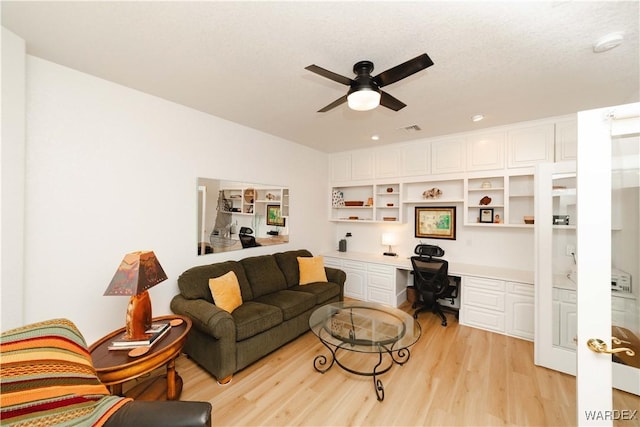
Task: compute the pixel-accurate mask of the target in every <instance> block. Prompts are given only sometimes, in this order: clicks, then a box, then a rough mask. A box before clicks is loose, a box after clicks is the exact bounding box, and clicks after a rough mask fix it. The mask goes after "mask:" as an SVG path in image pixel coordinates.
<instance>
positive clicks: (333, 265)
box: [324, 258, 342, 268]
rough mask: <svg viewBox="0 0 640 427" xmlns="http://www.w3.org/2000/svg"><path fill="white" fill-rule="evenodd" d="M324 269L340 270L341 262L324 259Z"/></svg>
mask: <svg viewBox="0 0 640 427" xmlns="http://www.w3.org/2000/svg"><path fill="white" fill-rule="evenodd" d="M324 265H325V267H331V268H342V261H340V260H339V259H336V258H324Z"/></svg>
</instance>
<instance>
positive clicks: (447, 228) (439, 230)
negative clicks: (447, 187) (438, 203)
mask: <svg viewBox="0 0 640 427" xmlns="http://www.w3.org/2000/svg"><path fill="white" fill-rule="evenodd" d="M415 237H424V238H429V239H449V240H456V207H455V206H443V207H417V206H416V215H415Z"/></svg>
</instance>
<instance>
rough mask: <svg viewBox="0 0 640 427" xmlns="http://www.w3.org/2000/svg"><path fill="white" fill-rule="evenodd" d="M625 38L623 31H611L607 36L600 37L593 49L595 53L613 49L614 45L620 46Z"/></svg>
mask: <svg viewBox="0 0 640 427" xmlns="http://www.w3.org/2000/svg"><path fill="white" fill-rule="evenodd" d="M623 40H624V36H623V35H622V33H619V32H618V33H611V34H607V35H606V36H604V37H602V38H600V39H599V40H598V41H596V42H595V44H594V45H593V51H594V52H595V53H601V52H606V51H608V50H611V49H613V48H614V47H618V46H620V45H621V44H622V41H623Z"/></svg>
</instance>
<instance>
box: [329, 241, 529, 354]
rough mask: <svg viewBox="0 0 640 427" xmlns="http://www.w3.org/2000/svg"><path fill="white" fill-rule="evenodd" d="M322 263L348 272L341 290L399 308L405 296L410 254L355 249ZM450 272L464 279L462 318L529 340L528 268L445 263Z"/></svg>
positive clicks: (470, 323)
mask: <svg viewBox="0 0 640 427" xmlns="http://www.w3.org/2000/svg"><path fill="white" fill-rule="evenodd" d="M324 260H325V261H324V262H325V265H326V266H328V267H334V268H340V269H342V270H344V272H345V273H346V274H347V282H346V286H345V295H346V296H348V297H351V298H355V299H358V300H361V301H375V302H378V303H382V304H387V305H390V306H393V307H399V306H400V305H401V304H402V303H404V302H405V301H406V299H407V293H406V289H407V286H409V285H411V284H412V283H413V282H412V277H413V276H411V274H410V272H411V271H412V267H411V262H410V260H409V258H408V257H385V256H382V255H375V254H367V253H358V252H348V253H344V252H331V253H329V254H326V255H324ZM449 275H451V276H456V277H460V278H462V281H461V282H462V283H461V285H460V286H461V288H460V295H459V298H458V300H457V302H458V303H459V307H460V323H461V324H463V325H466V326H471V327H474V328H480V329H485V330H488V331H492V332H497V333H500V334H505V335H509V336H514V337H518V338H523V339H526V340H531V341H532V340H533V332H534V330H533V329H534V290H533V289H534V288H533V285H531V284H530V283H531V282H532V281H533V275H532V274H531V273H530V272H526V271H519V270H511V269H501V268H494V267H488V266H480V265H469V264H458V263H449Z"/></svg>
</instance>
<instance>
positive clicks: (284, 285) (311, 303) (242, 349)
mask: <svg viewBox="0 0 640 427" xmlns="http://www.w3.org/2000/svg"><path fill="white" fill-rule="evenodd" d="M310 256H312V255H311V253H310V252H309V251H307V250H296V251H288V252H279V253H275V254H272V255H262V256H255V257H249V258H245V259H242V260H240V261H225V262H219V263H215V264H210V265H202V266H197V267H193V268H190V269H189V270H187V271H185V272H184V273H182V274H181V275H180V277H179V278H178V287H179V289H180V293H179V294H178V295H176V296H175V297H174V298H173V299H172V301H171V309H172V310H173V312H174V313H176V314H180V315H183V316H188V317H189V318H190V319H191V320H192V321H193V327H192V328H191V331H190V332H189V335H188V336H187V341H186V343H185V346H184V352H185V353H187V354H188V355H189V357H190V358H191V359H193V360H194V361H195V362H196V363H198V364H199V365H200V366H202V367H203V368H204V369H206V370H207V371H208V372H209V373H211V374H212V375H213V376H214V377H216V379H217V380H218V382H220V383H226V382H228V381H229V380H230V379H231V377H232V375H233V374H234V373H236V372H238V371H239V370H241V369H243V368H245V367H247V366H248V365H250V364H251V363H253V362H255V361H257V360H258V359H260V358H262V357H264V356H265V355H267V354H269V353H271V352H272V351H274V350H276V349H277V348H279V347H281V346H282V345H284V344H286V343H287V342H289V341H291V340H293V339H295V338H296V337H298V336H300V335H302V334H303V333H305V332H306V331H308V330H309V317H310V316H311V313H313V311H314V310H315V309H316V308H317V307H319V306H321V305H324V304H327V303H330V302H336V301H342V300H343V296H344V282H345V279H346V274H345V273H344V271H342V270H338V269H335V268H329V267H325V273H326V275H327V280H328V281H327V282H315V283H310V284H307V285H304V286H300V285H299V282H300V273H299V267H298V257H310ZM229 271H233V272H234V273H235V274H236V276H237V278H238V282H239V285H240V293H241V294H242V305H241V306H240V307H238V308H236V309H235V310H233V311H232V312H231V313H228V312H226V311H224V310H222V309H221V308H219V307H217V306H216V305H215V302H214V300H213V297H212V296H211V291H210V289H209V279H210V278H214V277H220V276H222V275H224V274H226V273H228V272H229Z"/></svg>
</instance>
